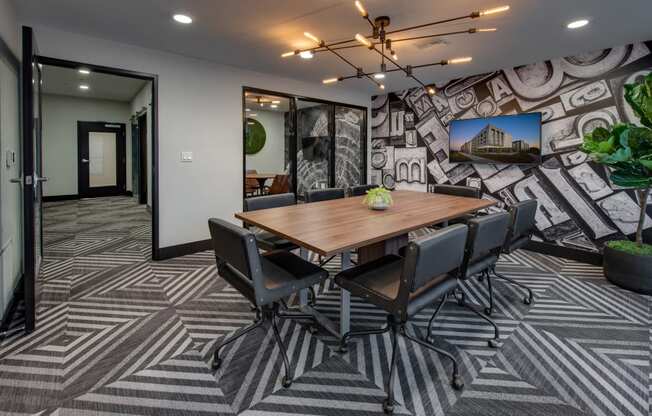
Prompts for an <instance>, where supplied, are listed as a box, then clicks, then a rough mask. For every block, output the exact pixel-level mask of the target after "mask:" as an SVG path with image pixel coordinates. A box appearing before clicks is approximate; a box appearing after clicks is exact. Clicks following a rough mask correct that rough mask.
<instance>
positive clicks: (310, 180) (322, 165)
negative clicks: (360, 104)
mask: <svg viewBox="0 0 652 416" xmlns="http://www.w3.org/2000/svg"><path fill="white" fill-rule="evenodd" d="M330 108H331V106H330V105H327V104H324V105H317V106H313V107H308V108H303V109H299V110H298V111H297V124H298V128H297V131H298V134H297V177H298V181H297V193H298V194H299V195H302V194H303V193H304V192H305V191H306V190H308V189H318V188H327V187H329V186H330V184H329V181H330V175H329V169H330V164H331V163H333V162H334V163H335V167H334V168H335V184H334V186H335V187H344V188H346V187H349V186H352V185H359V184H360V183H362V181H361V178H362V176H363V166H362V165H363V158H362V156H363V154H362V153H363V146H362V129H363V126H364V111H362V110H358V109H355V108H349V107H341V106H336V107H335V126H334V130H335V157H334V158H333V157H332V155H331V153H332V151H331V146H332V143H331V138H330V129H329V123H330V121H329V119H330V118H329V116H330Z"/></svg>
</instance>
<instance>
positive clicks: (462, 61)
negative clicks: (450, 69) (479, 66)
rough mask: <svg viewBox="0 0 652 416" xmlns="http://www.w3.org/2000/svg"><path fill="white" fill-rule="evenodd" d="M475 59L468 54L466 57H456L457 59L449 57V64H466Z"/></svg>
mask: <svg viewBox="0 0 652 416" xmlns="http://www.w3.org/2000/svg"><path fill="white" fill-rule="evenodd" d="M472 60H473V58H472V57H470V56H466V57H464V58H455V59H449V60H448V63H449V64H465V63H467V62H471V61H472Z"/></svg>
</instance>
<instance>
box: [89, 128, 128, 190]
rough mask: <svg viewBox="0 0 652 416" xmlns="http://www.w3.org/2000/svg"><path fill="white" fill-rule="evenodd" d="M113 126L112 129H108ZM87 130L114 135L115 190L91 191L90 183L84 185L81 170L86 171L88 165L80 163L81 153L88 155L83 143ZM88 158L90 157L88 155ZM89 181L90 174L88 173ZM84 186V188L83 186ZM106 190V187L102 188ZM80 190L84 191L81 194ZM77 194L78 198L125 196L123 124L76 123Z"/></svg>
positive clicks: (124, 133)
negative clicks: (84, 190)
mask: <svg viewBox="0 0 652 416" xmlns="http://www.w3.org/2000/svg"><path fill="white" fill-rule="evenodd" d="M108 126H113V127H108ZM89 130H92V131H94V132H96V131H97V132H106V133H116V131H117V133H116V154H115V158H116V186H115V188H116V189H115V190H107V189H104V190H102V189H91V187H90V183H89V184H85V183H84V180H83V179H82V170H83V169H88V165H89V163H90V162H89V163H86V165H87V166H86V167H84V163H82V161H81V156H82V154H83V153H88V151H89V149H87V148H86V147H88V145H87V144H85V143H84V140H85V139H88V136H87V134H88V133H90V131H89ZM89 156H90V155H89ZM88 176H89V180H90V172H89V175H88ZM83 185H85V186H83ZM103 188H108V187H103ZM82 189H86V192H85V193H82ZM77 193H78V194H79V197H80V198H94V197H100V196H114V195H126V194H127V127H126V124H125V123H112V122H109V121H81V120H79V121H77Z"/></svg>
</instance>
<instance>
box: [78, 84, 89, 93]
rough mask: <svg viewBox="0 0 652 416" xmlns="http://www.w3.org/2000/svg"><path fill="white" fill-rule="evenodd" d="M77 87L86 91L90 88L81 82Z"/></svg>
mask: <svg viewBox="0 0 652 416" xmlns="http://www.w3.org/2000/svg"><path fill="white" fill-rule="evenodd" d="M79 89H80V90H84V91H86V90H89V89H91V87H89V86H88V85H86V84H81V85H80V86H79Z"/></svg>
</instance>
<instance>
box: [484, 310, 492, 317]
mask: <svg viewBox="0 0 652 416" xmlns="http://www.w3.org/2000/svg"><path fill="white" fill-rule="evenodd" d="M484 313H485V315H487V316H491V314H492V313H494V310H493V309H491V308H484Z"/></svg>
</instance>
